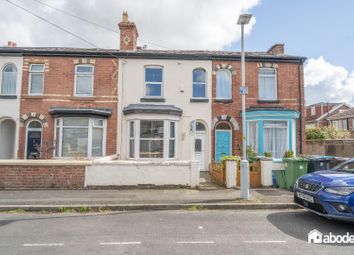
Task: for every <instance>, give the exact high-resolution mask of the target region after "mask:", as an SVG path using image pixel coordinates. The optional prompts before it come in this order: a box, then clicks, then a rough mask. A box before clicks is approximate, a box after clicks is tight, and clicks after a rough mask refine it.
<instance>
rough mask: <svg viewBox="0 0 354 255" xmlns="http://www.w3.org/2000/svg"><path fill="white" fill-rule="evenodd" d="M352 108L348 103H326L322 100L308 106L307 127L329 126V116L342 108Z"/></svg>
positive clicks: (306, 113)
mask: <svg viewBox="0 0 354 255" xmlns="http://www.w3.org/2000/svg"><path fill="white" fill-rule="evenodd" d="M348 109H350V105H348V104H346V103H325V102H320V103H316V104H312V105H308V106H306V112H305V115H306V128H313V127H326V126H329V124H330V121H329V119H328V118H329V117H331V116H332V115H335V114H337V113H338V112H340V111H342V110H348Z"/></svg>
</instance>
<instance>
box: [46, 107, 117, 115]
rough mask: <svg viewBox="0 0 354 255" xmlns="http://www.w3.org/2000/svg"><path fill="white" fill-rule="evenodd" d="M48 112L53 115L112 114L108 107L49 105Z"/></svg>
mask: <svg viewBox="0 0 354 255" xmlns="http://www.w3.org/2000/svg"><path fill="white" fill-rule="evenodd" d="M49 113H50V114H52V115H55V116H73V115H75V116H102V117H109V116H111V115H112V109H109V108H67V107H50V109H49Z"/></svg>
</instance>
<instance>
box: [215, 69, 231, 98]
mask: <svg viewBox="0 0 354 255" xmlns="http://www.w3.org/2000/svg"><path fill="white" fill-rule="evenodd" d="M221 71H222V72H223V71H226V72H227V74H228V76H229V78H230V91H229V92H230V97H218V72H221ZM215 79H216V90H215V98H216V99H219V100H231V99H232V73H231V71H230V70H229V69H226V68H223V69H219V70H217V71H216V76H215Z"/></svg>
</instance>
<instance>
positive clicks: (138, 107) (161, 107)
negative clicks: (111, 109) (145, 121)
mask: <svg viewBox="0 0 354 255" xmlns="http://www.w3.org/2000/svg"><path fill="white" fill-rule="evenodd" d="M123 113H124V115H127V114H134V113H155V114H170V115H177V116H181V115H182V109H181V108H179V107H176V106H174V105H165V104H130V105H128V106H127V107H124V109H123Z"/></svg>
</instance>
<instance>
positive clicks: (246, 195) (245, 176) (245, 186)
mask: <svg viewBox="0 0 354 255" xmlns="http://www.w3.org/2000/svg"><path fill="white" fill-rule="evenodd" d="M249 169H250V165H249V163H248V160H245V159H243V160H241V162H240V186H241V198H243V199H250V170H249Z"/></svg>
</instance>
